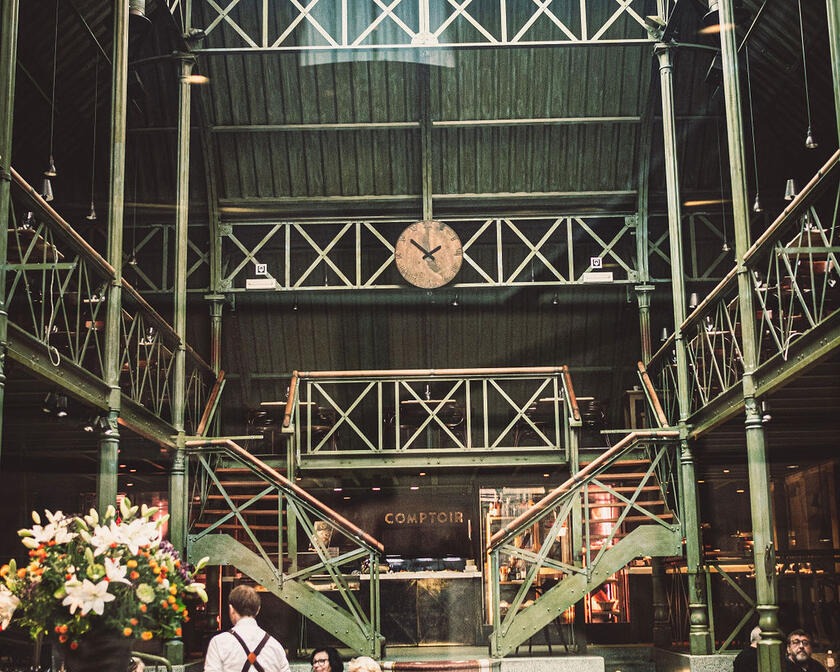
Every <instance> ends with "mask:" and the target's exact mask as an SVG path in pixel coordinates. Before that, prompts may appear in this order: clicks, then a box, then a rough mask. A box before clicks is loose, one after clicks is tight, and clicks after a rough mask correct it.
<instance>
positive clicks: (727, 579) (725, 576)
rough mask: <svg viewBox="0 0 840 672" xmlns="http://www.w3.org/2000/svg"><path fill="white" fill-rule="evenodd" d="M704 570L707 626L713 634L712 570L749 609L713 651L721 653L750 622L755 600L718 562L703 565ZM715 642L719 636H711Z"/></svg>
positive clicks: (718, 639) (753, 612)
mask: <svg viewBox="0 0 840 672" xmlns="http://www.w3.org/2000/svg"><path fill="white" fill-rule="evenodd" d="M705 570H706V596H707V603H708V604H709V628H710V630H711V631H712V634H713V635H714V632H715V619H714V600H713V599H712V570H714V572H715V573H717V574H719V575H720V576H721V578H722V579H723V580H724V581H725V582H726V583H727V584H729V586H731V587H732V589H733V590H734V591H735V592H736V593H738V595H740V596H741V599H742V600H744V602H745V603H746V606H748V607H749V609H747V610H746V612H744V615H743V616H742V617H741V620H740V621H738V623H737V624H736V625H735V627H734V628H733V629H732V630H731V632H730V633H729V634H728V635H727V636H726V638H725V639H724V640H723V641H722V643H721V645H720V646H718V647H717V648H716V649H715V651H714V653H722V652H724V651H726V650H727V648H728V647H729V645H730V644H731V643H732V640H733V639H735V637H737V636H738V633H739V632H740V631H741V628H743V627H744V626H745V625H746V624H747V623H749V622H750V619H752V617H753V615H754V614H755V607H756V605H755V600H753V599H752V598H751V597H750V596H749V595H747V594H746V593H745V592H744V590H743V588H741V586H739V585H738V582H737V581H734V580H733V579H732V577H730V576H729V574H727V573H726V572H725V571H724V569H723V568H722V567H721V566H720V565H719V564H718V563H709V564H706V566H705ZM774 571H775V570H774ZM712 641H715V642H718V641H720V638H718V637H713V640H712Z"/></svg>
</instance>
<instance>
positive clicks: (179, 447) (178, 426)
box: [169, 54, 194, 553]
mask: <svg viewBox="0 0 840 672" xmlns="http://www.w3.org/2000/svg"><path fill="white" fill-rule="evenodd" d="M193 62H194V61H193V58H192V57H191V56H188V55H186V54H185V55H183V56H182V57H181V63H180V67H181V77H180V80H179V84H178V166H177V170H178V172H177V179H178V185H177V192H176V200H177V205H176V210H175V287H174V297H173V301H174V312H175V315H174V319H173V326H174V328H175V334H176V335H177V336H178V349H177V350H176V351H175V363H174V367H173V368H174V373H173V376H174V377H173V380H172V426H173V427H174V428H175V431H176V432H178V435H177V437H176V439H175V441H176V444H175V454H174V455H173V456H172V465H171V467H170V472H169V512H170V513H171V515H172V517H171V519H170V523H169V524H170V528H169V530H170V531H169V538H170V540H171V541H172V545H173V546H174V547H175V548H176V549H178V551H179V552H180V553H184V552H185V551H186V542H187V454H186V450H185V447H184V442H185V440H186V439H185V434H184V407H185V403H186V371H187V350H186V347H185V343H186V332H187V220H188V217H189V197H190V191H189V187H190V74H191V73H192V66H193Z"/></svg>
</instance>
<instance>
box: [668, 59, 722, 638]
mask: <svg viewBox="0 0 840 672" xmlns="http://www.w3.org/2000/svg"><path fill="white" fill-rule="evenodd" d="M656 54H657V56H658V59H659V74H660V84H661V87H660V90H661V96H662V126H663V140H664V145H665V147H664V149H665V182H666V191H667V199H668V230H669V242H670V249H671V292H672V294H671V295H672V299H673V300H672V305H673V313H674V341H675V349H676V362H675V363H676V379H677V395H676V396H677V400H678V407H679V428H680V479H681V484H682V487H681V488H680V503H681V505H682V510H681V518H682V520H683V523H684V526H683V531H684V533H685V549H686V562H687V565H688V573H689V580H688V586H689V588H688V589H689V610H690V611H691V616H690V630H689V646H690V649H691V653H692V654H699V655H703V654H707V653H709V652H710V651H711V646H712V644H711V636H710V633H709V628H708V615H707V610H706V605H705V601H704V600H705V597H704V595H703V593H702V591H701V590H700V589H699V588H698V582H697V577H698V572H700V571H702V569H701V557H700V554H701V541H700V526H699V513H698V506H699V504H698V497H697V487H696V485H695V481H696V479H695V477H694V456H693V454H692V449H691V446H690V445H689V442H688V428H687V425H686V420H687V418H688V415H689V379H688V360H687V355H686V347H685V341H684V339H683V332H682V328H681V325H682V323H683V321H684V320H685V305H686V296H685V277H684V275H683V244H682V230H681V226H680V224H681V213H680V183H679V174H678V171H677V167H678V163H677V137H676V128H675V121H674V89H673V64H672V61H671V47H670V46H668V45H665V44H658V45H657V47H656Z"/></svg>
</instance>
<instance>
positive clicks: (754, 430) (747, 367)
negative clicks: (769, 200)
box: [718, 0, 827, 672]
mask: <svg viewBox="0 0 840 672" xmlns="http://www.w3.org/2000/svg"><path fill="white" fill-rule="evenodd" d="M718 9H719V15H720V21H721V31H720V43H721V56H722V60H723V90H724V94H725V95H724V100H725V110H726V130H727V139H728V145H729V175H730V182H731V185H732V208H733V215H734V228H735V254H736V257H735V260H736V267H735V274H736V277H737V284H738V304H739V307H740V313H741V314H740V320H739V325H740V329H741V356H742V360H743V367H744V368H743V375H742V377H741V384H742V389H743V395H744V410H745V411H746V418H745V423H744V424H745V427H746V435H747V436H746V438H747V472H748V474H749V486H750V487H749V491H750V511H751V514H752V528H753V542H754V546H753V554H754V563H755V567H756V573H755V590H756V603H757V604H756V610H757V611H758V624H759V626H760V627H761V639H760V640H759V643H758V669H759V671H760V672H780V670H781V669H782V668H781V659H782V639H781V637H782V633H781V627H780V625H779V620H778V611H779V606H778V597H777V589H776V570H775V567H776V548H775V542H774V527H775V526H774V521H773V506H772V495H771V492H770V466H769V460H768V456H767V447H766V440H765V432H764V425H763V424H762V421H761V413H760V412H759V409H758V400H757V399H756V396H755V383H754V381H753V372H754V371H755V369H756V367H757V366H758V364H759V355H758V348H759V340H758V334H757V331H758V330H757V328H756V313H755V306H756V302H755V296H754V294H753V275H752V273H751V271H750V269H749V268H748V267H747V264H746V255H747V253H748V251H749V249H750V242H751V240H750V221H749V195H748V192H747V180H746V160H745V156H744V151H745V150H744V137H743V119H742V115H741V89H740V82H739V74H738V53H737V47H736V44H735V10H734V6H733V1H732V0H721V2H720V4H719V5H718ZM808 240H810V236H809V238H808ZM800 242H801V241H800ZM785 259H787V257H785ZM787 271H788V273H789V275H790V276H791V277H793V276H794V275H795V273H794V272H793V271H792V270H791V269H790V266H789V265H787ZM826 276H827V274H826ZM779 283H780V284H781V277H780V278H779ZM800 298H801V297H800ZM765 312H766V307H765ZM811 326H813V325H811ZM762 568H764V571H762ZM767 568H769V570H768V569H767Z"/></svg>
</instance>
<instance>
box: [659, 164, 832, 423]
mask: <svg viewBox="0 0 840 672" xmlns="http://www.w3.org/2000/svg"><path fill="white" fill-rule="evenodd" d="M825 193H827V195H828V197H827V198H823V199H822V200H819V199H820V196H821V194H825ZM839 228H840V151H838V152H835V154H834V155H833V156H832V157H831V158H830V159H829V160H828V162H827V163H826V164H825V165H824V166H823V168H822V169H821V170H820V171H819V172H818V173H817V175H816V176H815V177H814V178H813V179H812V180H811V182H809V184H808V185H807V186H806V187H805V188H804V189H803V190H802V191H801V192H800V193H799V194H798V195H797V197H796V198H795V199H794V200H793V201H792V202H791V204H790V205H789V206H788V207H787V208H785V210H784V211H783V212H782V213H781V214H780V215H779V217H778V218H777V219H776V221H775V222H774V223H773V224H772V225H771V226H770V227H769V228H768V230H767V231H766V232H765V233H764V234H763V235H762V236H761V237H760V238H759V239H758V240H757V241H756V242H755V244H753V246H752V247H751V248H750V249H749V250H748V251H747V253H746V254H745V257H744V262H745V266H746V268H747V269H748V271H749V274H750V277H751V289H752V293H753V298H754V301H755V306H756V315H755V317H756V322H757V325H758V327H759V329H758V330H757V335H756V340H757V343H756V344H755V346H756V352H757V353H758V368H757V370H756V372H755V375H754V377H755V379H756V381H757V386H756V387H757V394H759V395H764V394H767V393H768V392H770V391H772V390H773V389H776V388H778V387H781V386H782V385H783V384H785V383H786V382H787V381H788V380H789V379H790V378H791V377H792V376H794V375H796V374H797V373H799V372H800V371H802V370H803V368H804V367H805V366H808V365H809V364H811V363H813V362H814V361H816V359H818V358H819V357H821V356H824V355H825V354H826V352H828V351H830V349H831V348H833V347H836V346H837V345H840V334H838V328H837V321H838V310H837V309H838V307H840V285H838V282H840V275H839V274H838V271H840V265H838V255H840V246H838V229H839ZM739 313H740V308H739V301H738V287H737V274H736V269H733V270H731V271H730V272H729V273H728V274H727V275H726V277H725V278H724V279H723V280H722V281H721V282H720V283H719V284H718V285H717V286H716V287H715V288H714V290H713V291H712V292H711V293H710V294H709V295H708V296H707V297H706V298H705V299H704V300H703V301H702V302H701V303H700V305H699V306H697V308H696V309H695V310H694V311H693V312H692V313H691V314H690V315H689V316H688V317H687V318H686V320H685V322H684V323H683V324H682V326H681V330H682V332H683V338H684V340H685V342H686V345H687V349H688V357H689V370H690V377H691V395H690V412H691V414H692V416H691V418H690V421H691V423H692V424H693V425H694V429H693V434H694V435H695V436H697V435H699V434H700V433H702V432H703V431H705V430H707V429H709V428H710V427H711V426H713V425H715V424H717V423H718V422H721V421H722V420H725V419H726V418H728V417H731V416H732V415H733V414H734V413H735V412H736V411H737V410H738V408H740V404H742V403H743V399H740V400H739V399H738V398H737V397H739V396H740V394H739V392H740V383H741V378H742V377H743V375H744V366H743V354H742V353H743V352H744V343H743V340H742V338H743V337H742V334H741V328H740V323H741V315H740V314H739ZM675 356H676V355H675V339H674V335H673V334H672V335H671V336H670V337H669V338H668V340H667V341H666V342H665V343H664V344H663V346H662V347H661V348H660V349H659V351H658V352H657V353H656V354H655V355H654V357H653V359H652V360H651V362H650V363H649V365H648V370H649V371H650V372H651V374H652V375H653V377H654V378H655V379H656V380H657V381H658V388H659V393H660V395H661V398H662V403H663V406H664V407H665V411H666V415H667V417H668V419H669V420H670V422H672V423H675V422H676V420H677V416H678V409H677V403H676V373H675ZM771 371H772V375H770V374H771Z"/></svg>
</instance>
